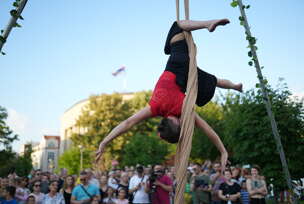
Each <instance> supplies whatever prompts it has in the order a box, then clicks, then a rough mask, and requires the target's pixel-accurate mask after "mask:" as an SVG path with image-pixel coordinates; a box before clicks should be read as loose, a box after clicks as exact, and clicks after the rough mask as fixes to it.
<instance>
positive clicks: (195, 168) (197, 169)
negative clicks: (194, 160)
mask: <svg viewBox="0 0 304 204" xmlns="http://www.w3.org/2000/svg"><path fill="white" fill-rule="evenodd" d="M192 170H193V171H194V173H195V174H200V173H201V171H202V168H201V167H200V165H198V164H195V165H194V166H193V168H192Z"/></svg>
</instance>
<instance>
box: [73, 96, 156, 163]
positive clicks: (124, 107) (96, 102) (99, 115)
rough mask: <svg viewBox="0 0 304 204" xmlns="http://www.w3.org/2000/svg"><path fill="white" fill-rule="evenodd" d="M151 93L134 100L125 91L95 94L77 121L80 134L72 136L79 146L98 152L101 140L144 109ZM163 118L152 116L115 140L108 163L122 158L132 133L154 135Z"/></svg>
mask: <svg viewBox="0 0 304 204" xmlns="http://www.w3.org/2000/svg"><path fill="white" fill-rule="evenodd" d="M150 96H151V92H150V91H147V92H146V91H143V92H138V93H135V94H134V96H133V97H132V98H131V99H124V98H123V95H121V94H117V93H115V94H102V95H96V96H92V97H90V99H89V104H88V105H87V106H86V107H85V108H84V110H83V112H82V115H81V116H80V117H79V119H78V120H77V123H76V126H77V129H78V130H79V131H78V133H74V134H73V135H72V141H73V143H74V144H75V145H79V144H81V145H83V146H84V147H85V148H86V149H89V150H90V151H96V150H97V148H98V145H99V143H100V142H101V141H102V140H103V139H104V138H105V137H106V136H107V135H108V134H109V133H110V131H111V130H112V129H114V128H115V127H116V126H117V125H119V124H120V123H121V122H122V121H124V120H125V119H127V118H128V117H130V116H131V115H132V114H134V113H135V112H137V111H139V110H140V109H142V108H144V107H145V106H146V105H147V103H148V100H149V98H150ZM158 121H159V119H155V118H154V119H149V120H147V121H144V122H142V123H141V124H139V125H138V126H136V127H134V128H132V129H131V130H130V131H128V132H127V133H125V134H124V135H122V136H120V137H118V138H116V139H115V140H114V141H113V142H111V143H110V144H109V145H108V146H107V149H106V152H105V154H104V156H103V158H104V161H103V162H104V164H103V165H105V166H109V165H110V163H111V160H113V159H115V160H119V161H120V160H121V158H122V155H123V152H124V151H123V148H124V145H125V144H126V143H127V142H128V141H129V140H130V137H131V136H134V135H135V134H137V133H139V134H142V135H151V134H152V133H153V132H154V131H155V130H156V123H157V122H158Z"/></svg>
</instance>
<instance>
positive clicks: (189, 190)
mask: <svg viewBox="0 0 304 204" xmlns="http://www.w3.org/2000/svg"><path fill="white" fill-rule="evenodd" d="M259 172H260V169H259V167H258V166H252V167H251V168H240V167H237V166H234V167H233V166H231V167H229V168H226V169H225V171H224V172H222V171H221V166H220V163H218V162H214V163H211V161H209V160H207V161H205V163H204V164H203V165H200V164H190V165H189V167H188V168H187V184H186V187H185V194H184V197H185V200H186V201H185V202H186V203H189V204H190V203H193V204H239V203H243V204H249V203H250V204H256V203H257V204H263V203H265V197H266V196H267V194H268V190H267V185H266V182H265V178H264V177H263V176H261V175H259ZM175 187H176V179H175V170H174V167H164V166H162V165H155V166H150V165H149V166H146V167H144V166H140V165H137V166H136V167H125V168H123V169H119V168H117V167H113V168H112V169H111V170H110V171H105V172H94V171H92V170H91V169H86V170H84V171H81V172H80V174H79V175H68V172H67V170H65V169H62V170H61V173H60V174H55V173H50V172H42V171H41V170H33V171H32V172H31V174H30V175H29V176H28V177H18V176H17V175H16V174H15V173H12V174H10V175H8V177H6V178H1V180H0V204H17V203H18V204H70V203H72V204H89V203H93V204H127V203H135V204H136V203H138V204H140V203H141V204H148V203H152V204H173V203H174V193H175ZM286 197H288V196H286ZM282 199H283V200H282V202H283V201H286V202H289V201H290V199H289V198H285V197H284V198H282Z"/></svg>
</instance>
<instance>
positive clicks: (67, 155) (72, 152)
mask: <svg viewBox="0 0 304 204" xmlns="http://www.w3.org/2000/svg"><path fill="white" fill-rule="evenodd" d="M93 154H94V153H93V152H92V151H89V150H87V149H84V151H83V168H84V169H85V168H89V167H91V166H92V158H93V156H92V155H93ZM80 162H81V161H80V149H79V148H77V147H73V148H71V149H69V150H68V151H66V152H64V153H63V154H62V155H61V156H60V157H59V162H58V166H59V168H66V169H67V170H68V172H69V174H78V173H79V171H80Z"/></svg>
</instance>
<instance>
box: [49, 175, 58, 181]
mask: <svg viewBox="0 0 304 204" xmlns="http://www.w3.org/2000/svg"><path fill="white" fill-rule="evenodd" d="M50 180H51V181H55V180H56V181H58V180H59V177H58V176H57V175H56V174H51V175H50Z"/></svg>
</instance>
